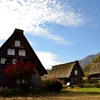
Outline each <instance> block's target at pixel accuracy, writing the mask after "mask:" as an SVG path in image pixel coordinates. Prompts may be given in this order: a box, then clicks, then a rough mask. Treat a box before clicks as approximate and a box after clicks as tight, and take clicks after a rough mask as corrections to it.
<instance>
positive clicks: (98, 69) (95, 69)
mask: <svg viewBox="0 0 100 100" xmlns="http://www.w3.org/2000/svg"><path fill="white" fill-rule="evenodd" d="M94 74H100V62H97V63H93V64H92V66H91V68H90V72H89V76H90V75H94Z"/></svg>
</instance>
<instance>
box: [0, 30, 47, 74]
mask: <svg viewBox="0 0 100 100" xmlns="http://www.w3.org/2000/svg"><path fill="white" fill-rule="evenodd" d="M16 37H19V38H20V40H22V42H23V44H24V47H25V48H26V49H27V51H28V53H29V55H30V59H32V60H33V61H34V63H35V65H36V66H37V67H38V70H39V72H40V74H41V75H44V74H47V71H46V70H45V68H44V67H43V65H42V63H41V62H40V60H39V59H38V57H37V55H36V53H35V52H34V50H33V49H32V47H31V46H30V44H29V42H28V41H27V39H26V37H25V36H24V34H23V30H20V29H15V30H14V32H13V34H12V35H11V36H10V37H9V38H8V39H7V40H6V41H5V43H4V44H3V45H2V46H1V48H0V56H2V53H3V51H5V50H6V49H7V47H8V46H10V44H11V43H12V41H13V40H15V38H16Z"/></svg>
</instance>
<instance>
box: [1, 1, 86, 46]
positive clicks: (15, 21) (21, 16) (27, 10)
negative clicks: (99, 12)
mask: <svg viewBox="0 0 100 100" xmlns="http://www.w3.org/2000/svg"><path fill="white" fill-rule="evenodd" d="M83 22H84V18H83V16H82V14H81V13H78V12H77V13H76V12H75V10H74V8H72V7H71V6H70V5H69V4H68V0H66V4H63V3H61V2H60V1H59V0H1V1H0V27H1V28H0V34H2V35H0V39H7V38H8V37H9V35H10V34H11V33H12V30H14V29H15V28H20V29H23V30H25V33H30V34H32V35H37V36H42V37H46V38H48V39H50V40H53V41H55V42H56V43H61V44H70V43H69V42H68V41H66V40H65V39H64V38H62V37H60V36H58V35H57V34H56V33H54V32H53V30H52V33H51V30H50V29H49V28H47V27H46V23H55V24H59V25H63V26H69V27H76V26H79V25H81V24H83ZM43 26H44V27H43Z"/></svg>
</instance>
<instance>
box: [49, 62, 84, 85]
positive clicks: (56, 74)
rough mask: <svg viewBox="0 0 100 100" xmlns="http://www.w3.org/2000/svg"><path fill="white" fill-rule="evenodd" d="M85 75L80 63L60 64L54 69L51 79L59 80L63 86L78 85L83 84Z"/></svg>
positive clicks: (51, 72)
mask: <svg viewBox="0 0 100 100" xmlns="http://www.w3.org/2000/svg"><path fill="white" fill-rule="evenodd" d="M83 76H84V73H83V71H82V68H81V66H80V65H79V62H78V61H74V62H70V63H66V64H60V65H56V66H53V67H52V70H51V71H50V72H49V73H48V77H49V78H58V79H60V81H61V82H62V83H63V84H67V83H69V82H70V85H77V84H79V83H81V82H82V77H83Z"/></svg>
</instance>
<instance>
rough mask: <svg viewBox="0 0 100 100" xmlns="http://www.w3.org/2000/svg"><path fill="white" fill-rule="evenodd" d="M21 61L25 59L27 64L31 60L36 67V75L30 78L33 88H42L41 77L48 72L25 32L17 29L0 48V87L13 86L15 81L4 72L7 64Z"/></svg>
mask: <svg viewBox="0 0 100 100" xmlns="http://www.w3.org/2000/svg"><path fill="white" fill-rule="evenodd" d="M1 34H2V33H1ZM20 59H23V60H24V62H25V63H26V62H28V61H30V60H31V61H32V63H33V64H34V65H35V70H36V75H33V76H32V77H30V80H29V81H30V85H31V86H40V84H41V76H43V75H44V74H47V71H46V69H45V68H44V66H43V65H42V63H41V61H40V60H39V58H38V57H37V55H36V53H35V51H34V50H33V48H32V47H31V45H30V44H29V42H28V40H27V39H26V37H25V35H24V31H23V30H21V29H15V30H14V32H13V34H11V36H10V37H8V39H7V40H6V41H5V43H4V44H3V45H2V46H1V47H0V87H12V86H13V84H14V81H13V80H14V79H13V78H12V77H7V76H5V74H4V71H5V69H6V67H7V64H15V62H17V61H19V60H20Z"/></svg>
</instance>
